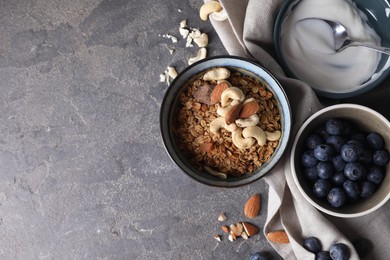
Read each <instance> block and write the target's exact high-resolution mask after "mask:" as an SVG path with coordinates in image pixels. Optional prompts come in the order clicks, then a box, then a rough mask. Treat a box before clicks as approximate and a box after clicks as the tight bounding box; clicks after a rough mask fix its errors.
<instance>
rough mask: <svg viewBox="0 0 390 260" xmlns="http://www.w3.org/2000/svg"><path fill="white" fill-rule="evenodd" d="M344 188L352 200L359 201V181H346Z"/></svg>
mask: <svg viewBox="0 0 390 260" xmlns="http://www.w3.org/2000/svg"><path fill="white" fill-rule="evenodd" d="M343 188H344V191H345V194H346V195H347V197H348V198H349V199H350V200H352V201H355V200H357V199H359V195H360V189H359V184H358V182H357V181H351V180H346V181H345V182H344V184H343Z"/></svg>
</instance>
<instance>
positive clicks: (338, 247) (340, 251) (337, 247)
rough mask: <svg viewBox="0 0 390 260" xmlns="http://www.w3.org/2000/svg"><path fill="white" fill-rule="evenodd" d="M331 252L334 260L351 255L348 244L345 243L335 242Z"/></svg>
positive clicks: (343, 258) (345, 259)
mask: <svg viewBox="0 0 390 260" xmlns="http://www.w3.org/2000/svg"><path fill="white" fill-rule="evenodd" d="M329 253H330V257H331V258H332V259H333V260H347V259H349V256H350V252H349V248H348V246H346V245H345V244H343V243H336V244H333V245H332V246H331V247H330V249H329Z"/></svg>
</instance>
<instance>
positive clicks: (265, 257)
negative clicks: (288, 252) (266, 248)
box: [249, 252, 271, 260]
mask: <svg viewBox="0 0 390 260" xmlns="http://www.w3.org/2000/svg"><path fill="white" fill-rule="evenodd" d="M270 259H271V258H270V256H269V254H268V253H266V252H256V253H253V254H252V255H251V256H250V257H249V260H270Z"/></svg>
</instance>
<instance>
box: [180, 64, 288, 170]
mask: <svg viewBox="0 0 390 260" xmlns="http://www.w3.org/2000/svg"><path fill="white" fill-rule="evenodd" d="M216 69H219V68H212V69H209V70H207V71H204V72H201V73H199V74H198V75H197V76H196V77H194V78H193V80H192V81H190V82H189V83H188V84H187V89H186V90H185V91H183V92H181V93H180V96H179V104H178V106H177V117H176V120H175V122H174V125H175V127H174V129H175V131H174V132H175V136H176V140H177V145H178V147H179V149H180V150H181V151H182V152H184V153H185V154H186V156H187V157H188V158H190V161H191V163H193V164H194V165H195V166H196V168H198V169H199V170H202V169H205V170H206V171H207V172H209V173H210V174H213V175H216V176H218V177H220V178H226V177H227V176H235V177H238V176H241V175H245V174H250V173H252V172H254V171H255V170H256V169H257V168H258V167H260V166H261V165H263V164H264V163H265V162H267V161H268V160H269V159H270V158H271V156H272V154H273V153H274V150H275V148H276V147H277V146H278V144H279V139H280V136H281V123H280V120H281V115H280V113H279V109H278V106H277V102H276V99H275V98H274V95H273V93H272V92H271V91H269V90H268V88H269V86H267V83H266V82H264V81H259V80H257V79H255V78H254V77H251V76H249V75H245V74H243V73H242V72H240V71H238V70H236V69H234V68H224V69H227V70H228V71H229V73H228V75H226V76H227V77H226V76H225V77H226V78H224V79H214V78H208V77H205V75H207V72H212V71H213V70H216ZM205 79H206V80H205ZM221 85H225V86H224V87H223V91H219V90H217V88H219V87H220V86H221ZM226 85H227V86H226ZM228 89H229V90H232V91H233V92H234V90H236V89H238V90H237V91H236V92H238V93H241V92H242V94H240V95H241V96H240V95H238V96H234V95H233V96H232V95H230V96H228V97H225V98H224V99H225V103H226V104H224V100H221V96H222V97H223V96H224V93H226V92H227V91H228ZM239 90H240V91H241V92H240V91H239ZM232 91H231V92H232ZM215 92H217V94H216V95H217V96H219V98H217V100H218V101H217V102H215V101H216V100H212V99H213V98H212V97H214V96H215ZM227 95H228V94H227ZM225 96H226V95H225ZM210 97H211V101H210ZM235 98H241V99H242V100H240V99H235ZM214 99H215V98H214ZM248 103H251V104H250V106H248V105H246V104H248ZM253 107H255V109H252V108H253ZM246 108H248V109H246ZM234 109H235V110H236V111H235V112H236V114H237V115H236V116H233V120H232V119H231V118H228V117H229V116H228V115H226V114H227V113H228V112H229V111H232V110H234ZM223 110H225V111H223ZM248 111H249V114H248V113H245V112H248ZM219 119H221V120H219ZM218 120H219V121H221V122H222V123H221V124H222V126H221V127H220V128H219V129H217V130H216V131H215V130H214V131H213V122H214V125H215V124H218V123H215V122H217V121H218ZM229 120H230V122H229ZM248 122H250V123H248ZM224 123H225V125H223V124H224ZM248 124H249V125H248ZM223 126H226V127H223ZM251 130H256V131H257V132H259V133H260V135H263V136H261V137H262V138H260V137H258V136H259V135H258V134H256V135H252V136H245V133H246V132H249V131H251ZM257 132H256V133H257ZM234 136H236V137H234ZM272 136H273V138H272ZM275 136H276V137H275ZM245 137H246V138H245ZM237 138H239V139H240V140H238V141H236V139H237ZM241 139H243V140H245V139H246V140H248V142H249V143H244V145H242V144H240V141H241ZM242 142H244V141H242ZM242 142H241V143H242Z"/></svg>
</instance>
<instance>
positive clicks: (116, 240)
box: [0, 0, 390, 260]
mask: <svg viewBox="0 0 390 260" xmlns="http://www.w3.org/2000/svg"><path fill="white" fill-rule="evenodd" d="M201 4H202V1H197V0H188V1H179V0H174V1H163V0H154V1H134V0H73V1H60V0H53V1H47V0H32V1H22V0H14V1H11V0H4V1H0V35H1V37H0V259H6V260H7V259H139V260H140V259H145V260H146V259H148V260H149V259H249V255H250V254H251V253H253V252H256V251H268V252H270V254H271V256H272V259H279V257H278V256H277V254H276V253H274V252H273V251H272V248H271V247H270V245H269V244H268V243H267V241H266V240H265V238H264V236H263V235H262V234H259V235H257V236H255V237H254V238H251V239H249V240H247V241H244V240H239V241H236V242H234V243H231V242H230V241H228V240H227V237H226V236H224V241H223V242H217V241H216V240H215V239H214V238H213V235H214V234H216V233H219V234H222V232H221V231H220V226H221V223H219V222H218V221H217V216H218V215H219V213H220V212H222V211H223V212H226V214H227V215H228V218H229V220H228V221H227V223H228V224H231V223H234V222H236V221H240V220H245V217H244V215H243V211H242V208H243V205H244V203H245V201H246V199H247V198H248V197H250V196H251V195H252V194H254V193H260V194H261V195H262V204H263V207H262V210H261V214H260V216H259V217H257V218H256V219H255V220H253V221H252V222H253V223H254V224H256V225H258V226H259V227H260V228H262V227H263V224H264V221H265V218H266V214H267V209H266V205H267V192H268V187H267V186H266V184H265V183H264V181H262V180H260V181H258V182H256V183H253V184H251V185H248V186H246V187H241V188H235V189H218V188H213V187H208V186H205V185H202V184H199V183H196V182H195V181H193V180H192V179H190V178H188V177H187V176H185V175H184V174H183V173H182V172H181V171H180V170H179V169H178V168H177V167H176V166H175V165H174V164H173V162H172V161H171V160H170V158H169V157H168V155H167V153H166V152H165V149H164V147H163V143H162V140H161V138H160V131H159V121H158V120H159V109H160V105H161V101H162V98H163V95H164V92H165V90H166V89H167V85H166V84H164V83H160V82H159V74H160V73H162V72H163V71H164V70H165V69H166V67H167V66H168V65H173V66H175V67H176V68H177V70H178V71H181V70H182V69H184V67H185V66H186V61H187V59H188V58H189V57H191V56H194V55H195V54H196V52H197V48H196V47H194V48H185V47H184V46H185V41H184V40H183V39H181V38H180V35H179V32H178V28H179V23H180V21H181V20H183V19H187V21H188V25H189V26H191V27H196V28H200V29H201V30H202V31H203V32H206V33H207V34H208V35H209V38H210V45H209V47H208V51H209V56H215V55H220V54H227V53H226V51H225V50H224V48H223V45H222V43H221V42H220V40H219V39H218V37H217V35H216V34H215V32H214V30H213V28H212V27H211V25H210V23H209V22H202V21H201V20H200V19H199V18H198V10H199V7H200V5H201ZM167 33H170V34H172V35H175V36H177V37H178V39H179V41H178V42H177V43H175V44H174V43H173V42H172V41H171V40H170V39H167V38H164V37H162V35H163V34H167ZM171 49H174V50H175V51H174V53H173V54H170V52H169V50H171ZM387 81H388V82H387V86H388V85H390V84H389V79H388V80H387ZM374 93H376V94H375V95H364V96H362V97H358V98H354V99H350V100H347V101H351V102H357V103H362V104H366V105H368V106H370V107H373V108H375V109H377V110H378V111H380V112H382V113H383V114H384V115H385V116H387V117H388V118H389V117H390V109H388V108H387V107H385V106H383V105H382V104H385V102H381V101H386V100H388V99H389V98H390V97H389V95H390V94H389V93H388V91H386V89H385V88H379V89H378V90H376V91H375V92H374ZM325 102H326V101H325ZM332 102H333V101H332Z"/></svg>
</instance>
